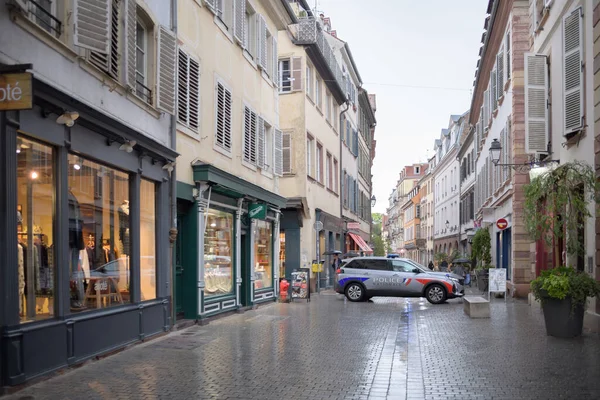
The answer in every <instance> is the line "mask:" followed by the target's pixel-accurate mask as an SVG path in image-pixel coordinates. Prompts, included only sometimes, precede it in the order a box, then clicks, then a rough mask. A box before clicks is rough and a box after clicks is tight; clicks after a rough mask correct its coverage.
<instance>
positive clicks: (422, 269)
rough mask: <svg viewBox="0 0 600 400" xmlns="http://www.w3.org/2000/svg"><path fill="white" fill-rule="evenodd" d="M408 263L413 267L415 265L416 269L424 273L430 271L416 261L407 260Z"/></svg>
mask: <svg viewBox="0 0 600 400" xmlns="http://www.w3.org/2000/svg"><path fill="white" fill-rule="evenodd" d="M406 261H407V262H408V263H410V264H411V265H413V266H414V267H416V268H419V269H420V270H421V271H422V272H426V271H429V268H425V267H424V266H422V265H421V264H419V263H418V262H416V261H413V260H406Z"/></svg>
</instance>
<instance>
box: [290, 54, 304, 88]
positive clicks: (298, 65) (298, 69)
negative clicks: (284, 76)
mask: <svg viewBox="0 0 600 400" xmlns="http://www.w3.org/2000/svg"><path fill="white" fill-rule="evenodd" d="M290 62H291V64H292V65H291V66H290V70H291V71H292V91H294V92H295V91H298V90H302V57H292V58H291V60H290Z"/></svg>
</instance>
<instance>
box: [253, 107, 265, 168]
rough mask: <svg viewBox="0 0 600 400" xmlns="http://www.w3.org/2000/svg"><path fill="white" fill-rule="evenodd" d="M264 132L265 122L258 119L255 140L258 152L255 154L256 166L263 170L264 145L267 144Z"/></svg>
mask: <svg viewBox="0 0 600 400" xmlns="http://www.w3.org/2000/svg"><path fill="white" fill-rule="evenodd" d="M266 130H267V128H266V127H265V120H264V119H262V118H261V117H258V131H257V139H256V142H257V145H258V151H257V152H256V153H257V155H256V164H257V165H258V167H259V168H265V156H266V153H265V143H266V142H267V140H266Z"/></svg>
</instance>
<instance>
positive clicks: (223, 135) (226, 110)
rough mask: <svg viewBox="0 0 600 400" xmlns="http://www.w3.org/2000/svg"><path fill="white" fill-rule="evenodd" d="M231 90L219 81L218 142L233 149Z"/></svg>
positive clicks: (224, 147) (226, 147)
mask: <svg viewBox="0 0 600 400" xmlns="http://www.w3.org/2000/svg"><path fill="white" fill-rule="evenodd" d="M231 101H232V98H231V92H230V91H229V90H227V89H226V88H225V86H223V85H222V84H221V83H217V124H216V125H217V126H216V135H215V136H216V138H215V140H216V144H217V145H218V146H220V147H222V148H223V149H225V150H227V151H231V118H232V113H231Z"/></svg>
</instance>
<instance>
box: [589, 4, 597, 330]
mask: <svg viewBox="0 0 600 400" xmlns="http://www.w3.org/2000/svg"><path fill="white" fill-rule="evenodd" d="M593 7H594V10H593V16H594V19H593V21H592V25H593V28H592V30H593V35H594V36H593V37H594V42H596V41H597V40H599V39H600V0H594V1H593ZM593 51H594V53H593V54H594V63H599V62H600V48H598V47H595V48H594V50H593ZM593 82H594V107H597V106H598V105H600V69H594V79H593ZM594 138H595V140H596V142H598V143H600V116H598V115H594ZM594 153H595V157H596V158H598V157H599V156H600V146H598V145H596V144H595V143H594ZM596 179H600V169H598V168H596ZM599 219H600V215H598V214H596V232H595V233H596V235H595V243H596V251H595V257H596V263H595V266H596V272H595V275H596V280H598V281H600V253H599V251H600V224H599ZM590 305H591V307H589V308H588V313H589V312H590V311H591V312H594V313H596V314H600V298H596V300H595V301H592V302H591V304H590ZM586 325H587V326H588V327H589V328H590V329H592V330H593V331H594V332H600V322H599V321H598V319H597V318H588V319H586Z"/></svg>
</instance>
